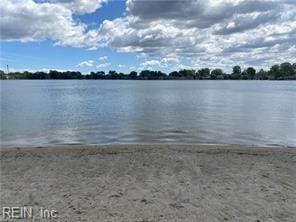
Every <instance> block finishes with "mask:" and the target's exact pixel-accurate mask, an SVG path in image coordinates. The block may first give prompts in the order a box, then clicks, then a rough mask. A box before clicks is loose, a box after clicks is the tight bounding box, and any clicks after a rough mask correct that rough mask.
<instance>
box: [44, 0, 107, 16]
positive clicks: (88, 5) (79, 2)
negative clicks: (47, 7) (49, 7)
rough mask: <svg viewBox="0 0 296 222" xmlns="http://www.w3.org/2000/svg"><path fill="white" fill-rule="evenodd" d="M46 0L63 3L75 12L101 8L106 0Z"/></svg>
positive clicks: (87, 11) (93, 10)
mask: <svg viewBox="0 0 296 222" xmlns="http://www.w3.org/2000/svg"><path fill="white" fill-rule="evenodd" d="M47 2H51V3H55V4H60V5H63V6H64V7H66V8H68V9H70V10H71V11H72V12H74V13H77V14H85V13H93V12H95V11H96V10H97V9H99V8H101V7H102V5H103V4H104V3H106V2H107V1H106V0H91V1H90V0H49V1H47Z"/></svg>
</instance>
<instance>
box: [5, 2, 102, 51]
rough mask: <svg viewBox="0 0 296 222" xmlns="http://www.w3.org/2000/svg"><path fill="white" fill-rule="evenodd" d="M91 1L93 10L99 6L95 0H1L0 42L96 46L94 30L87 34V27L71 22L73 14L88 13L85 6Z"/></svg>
mask: <svg viewBox="0 0 296 222" xmlns="http://www.w3.org/2000/svg"><path fill="white" fill-rule="evenodd" d="M87 2H88V3H87ZM90 2H92V4H91V5H92V7H94V8H96V7H99V5H98V4H97V3H98V1H73V2H69V1H65V0H64V1H61V0H60V1H57V0H56V1H46V2H45V1H41V2H40V1H38V2H37V1H36V2H35V1H33V0H16V1H11V0H2V1H1V5H0V14H1V20H0V26H1V35H0V36H1V40H6V41H21V42H28V41H42V40H46V39H51V40H53V41H55V44H56V45H67V46H74V47H91V46H92V47H93V46H96V40H95V39H94V37H95V34H94V31H93V30H90V31H87V29H86V28H87V25H85V24H83V23H79V22H77V21H75V20H74V19H73V15H74V14H73V13H75V12H79V13H82V12H89V10H86V5H88V4H90ZM100 2H101V1H100ZM72 6H73V8H72ZM74 6H75V7H77V10H76V9H74ZM78 6H81V7H80V8H79V7H78Z"/></svg>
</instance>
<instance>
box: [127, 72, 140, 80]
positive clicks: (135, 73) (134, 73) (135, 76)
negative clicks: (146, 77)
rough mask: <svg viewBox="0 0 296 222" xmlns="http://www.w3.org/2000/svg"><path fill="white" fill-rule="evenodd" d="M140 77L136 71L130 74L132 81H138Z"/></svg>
mask: <svg viewBox="0 0 296 222" xmlns="http://www.w3.org/2000/svg"><path fill="white" fill-rule="evenodd" d="M137 76H138V73H137V72H135V71H131V72H130V74H129V78H130V79H136V78H137Z"/></svg>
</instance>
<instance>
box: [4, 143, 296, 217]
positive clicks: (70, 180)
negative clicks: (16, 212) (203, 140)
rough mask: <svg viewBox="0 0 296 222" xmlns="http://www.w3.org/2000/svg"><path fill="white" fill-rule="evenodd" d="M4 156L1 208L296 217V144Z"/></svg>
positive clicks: (90, 148) (73, 213)
mask: <svg viewBox="0 0 296 222" xmlns="http://www.w3.org/2000/svg"><path fill="white" fill-rule="evenodd" d="M0 153H1V156H0V158H1V191H0V193H1V200H2V201H1V207H4V206H17V207H22V206H31V207H33V208H34V209H37V208H40V207H43V208H46V209H53V210H56V211H57V212H58V215H59V216H58V217H59V219H58V220H59V221H69V220H73V221H211V222H212V221H213V222H215V221H295V220H296V213H295V207H296V193H295V190H296V185H295V184H296V169H295V165H296V149H291V148H278V147H256V146H243V145H226V144H225V145H223V144H222V145H214V144H211V145H194V144H186V145H185V144H183V145H181V144H150V145H148V144H145V145H144V144H142V145H141V144H133V145H131V144H121V145H86V146H85V145H83V146H81V145H67V146H54V148H53V147H43V148H2V149H1V151H0ZM0 218H1V219H2V212H1V213H0Z"/></svg>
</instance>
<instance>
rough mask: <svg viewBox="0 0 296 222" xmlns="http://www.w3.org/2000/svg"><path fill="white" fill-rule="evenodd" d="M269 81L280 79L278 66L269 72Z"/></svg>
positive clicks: (274, 66)
mask: <svg viewBox="0 0 296 222" xmlns="http://www.w3.org/2000/svg"><path fill="white" fill-rule="evenodd" d="M268 74H269V76H270V79H282V75H281V72H280V66H279V65H273V66H272V67H271V68H270V70H269V73H268Z"/></svg>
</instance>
